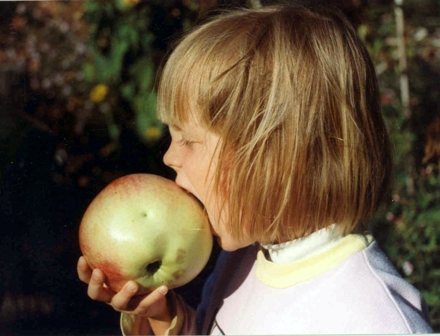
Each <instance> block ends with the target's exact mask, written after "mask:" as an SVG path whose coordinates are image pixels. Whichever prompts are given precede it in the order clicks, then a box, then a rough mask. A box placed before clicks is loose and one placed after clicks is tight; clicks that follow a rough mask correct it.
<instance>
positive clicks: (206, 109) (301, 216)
mask: <svg viewBox="0 0 440 336" xmlns="http://www.w3.org/2000/svg"><path fill="white" fill-rule="evenodd" d="M378 94H379V89H378V84H377V79H376V75H375V69H374V66H373V64H372V62H371V60H370V58H369V56H368V53H367V51H366V49H365V47H364V46H363V44H362V42H361V41H360V40H359V38H358V37H357V34H356V32H355V30H354V29H353V28H352V26H351V25H350V23H349V22H348V21H347V20H346V19H345V18H344V17H343V16H342V15H341V14H339V13H338V12H335V11H333V10H329V9H327V8H323V7H313V8H311V9H310V8H305V7H302V6H296V5H285V6H270V7H265V8H262V9H258V10H245V9H243V10H237V11H232V12H228V13H224V14H222V15H220V16H217V17H215V18H214V19H213V20H211V21H210V22H208V23H205V24H203V25H201V26H200V27H198V28H196V29H195V30H194V31H192V32H191V33H189V34H188V35H187V36H186V37H185V38H184V39H183V40H182V41H181V43H180V44H179V45H178V46H177V48H176V49H175V50H174V52H173V53H172V54H171V56H170V58H169V60H168V62H167V64H166V66H165V68H164V70H163V73H162V77H161V82H160V85H159V93H158V115H159V118H161V119H162V120H164V121H165V122H166V123H170V124H173V123H178V124H179V123H180V124H184V123H186V122H188V121H190V120H191V118H194V119H195V120H197V121H198V122H199V123H200V124H201V125H203V126H206V127H208V128H209V129H210V130H211V131H213V132H215V133H217V134H219V135H220V138H221V139H223V141H222V142H221V145H220V147H221V148H220V149H219V153H220V154H219V155H220V156H219V164H218V165H217V170H216V181H215V187H216V190H217V192H218V193H220V194H221V195H222V196H224V199H225V204H227V207H228V211H227V213H228V220H227V225H228V226H229V228H230V232H231V233H232V234H233V236H234V237H236V238H237V239H240V238H241V237H243V232H245V233H246V234H247V235H248V236H250V237H252V238H254V239H255V240H256V241H259V242H261V243H274V242H284V241H289V240H292V239H296V238H299V237H303V236H305V235H307V234H310V233H312V232H314V231H316V230H318V229H321V228H324V227H327V226H329V225H330V224H332V223H336V224H337V225H338V226H339V228H340V229H341V231H342V232H343V233H350V232H353V231H356V229H357V228H358V226H359V225H361V224H362V223H365V222H366V220H367V219H368V218H369V217H370V216H371V215H372V214H373V213H374V212H375V211H376V210H377V208H378V206H379V204H380V202H381V198H382V196H383V195H384V193H385V191H386V190H387V186H388V181H389V177H390V170H391V158H390V146H389V140H388V136H387V132H386V129H385V126H384V123H383V120H382V116H381V113H380V103H379V95H378Z"/></svg>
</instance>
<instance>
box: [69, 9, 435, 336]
mask: <svg viewBox="0 0 440 336" xmlns="http://www.w3.org/2000/svg"><path fill="white" fill-rule="evenodd" d="M158 111H159V117H160V119H162V120H163V121H164V122H165V123H166V124H168V125H169V129H170V133H171V136H172V143H171V145H170V148H169V149H168V151H167V153H166V154H165V157H164V162H165V163H166V164H167V165H168V166H170V167H171V168H173V169H174V170H175V171H176V173H177V177H176V183H177V184H178V185H180V186H181V187H182V188H184V189H186V190H187V191H189V192H191V193H192V194H194V195H195V196H196V197H197V198H198V199H199V200H200V201H201V202H202V203H203V204H204V206H205V208H206V211H207V213H208V216H209V219H210V222H211V228H212V232H213V234H214V235H215V236H217V239H218V242H219V244H220V246H221V247H222V248H223V249H224V250H225V252H222V254H221V255H220V257H219V260H218V262H217V265H216V268H215V270H214V272H213V274H212V275H211V277H210V278H209V280H208V281H207V283H206V284H205V287H204V289H203V297H202V302H201V304H200V306H199V307H198V309H197V312H194V311H193V310H192V309H191V308H189V307H188V306H187V305H185V303H184V302H183V300H182V299H181V298H180V297H178V296H177V295H175V294H173V293H172V292H170V293H168V295H167V290H168V289H167V288H166V287H165V286H163V287H161V288H159V289H157V290H155V291H154V292H152V293H151V294H149V295H147V296H144V297H141V298H137V297H135V298H132V296H133V295H134V294H135V292H136V290H137V286H136V284H135V283H134V282H129V283H127V284H126V286H125V287H124V288H123V289H122V290H121V291H120V292H119V293H114V292H111V291H110V290H109V289H108V288H107V287H106V286H105V285H104V284H103V283H104V275H103V273H102V272H101V271H100V270H97V269H96V270H94V271H93V272H92V270H91V269H90V268H89V267H88V265H87V263H86V262H85V260H84V258H80V260H79V264H78V273H79V276H80V278H81V280H83V281H84V282H86V283H89V287H88V294H89V296H90V297H91V298H93V299H95V300H99V301H104V302H107V303H110V304H111V305H112V306H113V308H114V309H116V310H118V311H121V312H123V314H122V318H121V327H122V331H123V333H125V334H148V333H155V334H163V333H168V334H177V333H180V334H194V333H198V334H319V333H330V334H344V333H349V334H362V333H369V334H375V333H380V334H391V333H405V334H406V333H408V334H409V333H427V332H431V331H432V329H431V327H430V325H429V317H428V312H427V309H426V305H425V303H424V301H423V299H422V297H421V295H420V293H419V292H418V291H417V290H416V289H415V288H413V287H412V286H411V285H409V284H408V283H406V282H405V281H404V280H403V279H402V278H401V277H400V276H399V275H398V273H397V272H396V270H395V269H394V268H393V267H392V266H391V264H390V262H389V261H388V259H387V258H386V257H385V255H384V254H383V253H382V252H381V251H380V250H379V248H378V246H377V243H376V242H375V241H374V239H373V238H372V237H371V235H369V234H367V233H365V228H364V224H365V223H366V222H367V220H368V219H369V217H370V216H371V215H372V214H373V213H374V212H375V211H376V210H377V208H378V206H379V204H380V202H381V199H382V197H383V195H384V194H385V193H386V191H387V187H388V182H389V178H390V170H391V159H390V145H389V140H388V136H387V133H386V130H385V126H384V123H383V120H382V117H381V114H380V105H379V88H378V84H377V81H376V77H375V70H374V67H373V64H372V63H371V60H370V58H369V56H368V54H367V51H366V49H365V47H364V46H363V45H362V43H361V42H360V40H359V39H358V37H357V35H356V32H355V31H354V30H353V28H352V27H351V26H350V24H349V23H348V21H347V20H346V19H345V18H344V17H342V16H341V15H340V14H338V13H337V12H334V11H331V10H329V9H326V8H322V7H313V8H305V7H301V6H297V5H283V6H271V7H266V8H263V9H258V10H238V11H233V12H229V13H225V14H223V15H220V16H219V17H216V18H214V19H213V20H211V21H210V22H208V23H206V24H204V25H202V26H201V27H199V28H197V29H195V30H194V31H193V32H191V33H190V34H189V35H188V36H186V38H184V39H183V41H182V42H181V43H180V44H179V45H178V46H177V48H176V50H175V51H174V52H173V54H172V55H171V56H170V59H169V60H168V62H167V65H166V66H165V69H164V71H163V74H162V78H161V82H160V87H159V98H158ZM226 251H229V252H226Z"/></svg>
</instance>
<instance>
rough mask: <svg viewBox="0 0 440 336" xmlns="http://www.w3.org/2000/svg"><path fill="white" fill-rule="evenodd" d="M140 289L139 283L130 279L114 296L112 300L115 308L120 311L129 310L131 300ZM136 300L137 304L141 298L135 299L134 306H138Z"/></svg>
mask: <svg viewBox="0 0 440 336" xmlns="http://www.w3.org/2000/svg"><path fill="white" fill-rule="evenodd" d="M138 289H139V285H138V284H137V283H136V282H135V281H128V282H127V283H126V284H125V286H124V287H123V288H122V289H121V290H120V291H119V292H118V293H117V294H116V295H115V296H114V297H113V299H112V301H111V305H112V306H113V308H114V309H116V310H118V311H125V310H128V309H129V308H128V305H129V302H130V300H132V298H133V296H134V295H135V294H136V292H137V291H138ZM135 301H137V304H138V303H139V299H138V300H134V299H133V302H132V304H131V305H132V306H133V305H135V306H137V304H136V302H135Z"/></svg>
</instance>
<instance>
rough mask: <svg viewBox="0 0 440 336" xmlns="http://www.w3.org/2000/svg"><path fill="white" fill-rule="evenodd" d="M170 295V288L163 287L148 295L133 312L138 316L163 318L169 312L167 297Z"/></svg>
mask: <svg viewBox="0 0 440 336" xmlns="http://www.w3.org/2000/svg"><path fill="white" fill-rule="evenodd" d="M167 293H168V287H166V286H161V287H159V288H157V289H155V290H154V291H153V292H151V293H150V294H149V295H147V296H146V297H145V298H143V299H142V301H141V302H140V303H139V304H138V305H137V308H136V309H135V311H134V312H133V313H134V314H136V315H143V316H149V317H152V316H154V317H155V318H159V319H160V318H161V317H162V315H163V314H164V313H167V312H168V308H167V299H166V295H167Z"/></svg>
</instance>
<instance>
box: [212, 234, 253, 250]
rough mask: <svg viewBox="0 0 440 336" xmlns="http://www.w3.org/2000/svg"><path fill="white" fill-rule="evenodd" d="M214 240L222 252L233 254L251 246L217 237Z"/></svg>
mask: <svg viewBox="0 0 440 336" xmlns="http://www.w3.org/2000/svg"><path fill="white" fill-rule="evenodd" d="M215 238H216V239H217V243H218V245H219V246H220V247H221V248H222V250H224V251H227V252H234V251H236V250H239V249H241V248H244V247H246V246H249V245H251V243H239V242H236V241H231V239H222V238H221V237H219V236H216V237H215Z"/></svg>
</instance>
